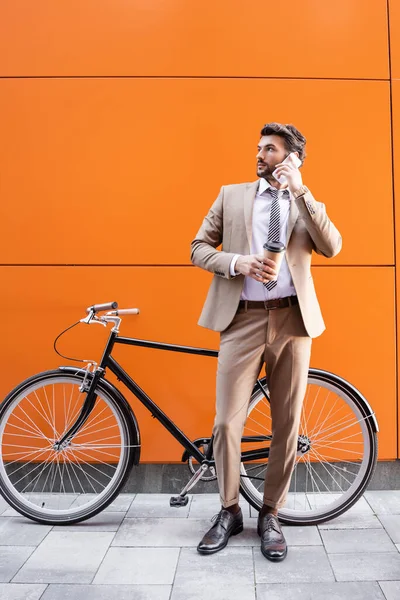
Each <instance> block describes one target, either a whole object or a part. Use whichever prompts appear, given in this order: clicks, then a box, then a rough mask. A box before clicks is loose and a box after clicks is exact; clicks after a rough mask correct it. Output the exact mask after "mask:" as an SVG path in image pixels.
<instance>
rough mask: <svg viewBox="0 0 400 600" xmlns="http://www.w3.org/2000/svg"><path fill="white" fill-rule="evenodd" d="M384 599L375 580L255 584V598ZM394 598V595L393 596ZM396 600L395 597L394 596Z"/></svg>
mask: <svg viewBox="0 0 400 600" xmlns="http://www.w3.org/2000/svg"><path fill="white" fill-rule="evenodd" d="M295 598H301V600H326V598H329V600H348V599H349V598H351V600H385V597H384V595H383V594H382V591H381V589H380V588H379V585H378V584H377V583H376V582H373V583H372V582H362V583H361V582H357V583H354V582H349V583H338V582H335V583H282V584H280V583H268V584H264V583H261V584H258V585H257V600H294V599H295ZM393 599H394V596H393ZM396 600H397V598H396Z"/></svg>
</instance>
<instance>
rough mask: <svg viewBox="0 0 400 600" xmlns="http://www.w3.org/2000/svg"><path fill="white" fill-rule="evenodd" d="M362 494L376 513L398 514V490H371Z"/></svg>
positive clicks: (399, 491)
mask: <svg viewBox="0 0 400 600" xmlns="http://www.w3.org/2000/svg"><path fill="white" fill-rule="evenodd" d="M364 496H365V498H366V499H367V501H368V504H370V506H371V508H372V510H373V511H374V512H375V513H376V514H377V515H400V490H371V491H369V492H365V494H364Z"/></svg>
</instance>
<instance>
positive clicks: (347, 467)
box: [240, 369, 378, 525]
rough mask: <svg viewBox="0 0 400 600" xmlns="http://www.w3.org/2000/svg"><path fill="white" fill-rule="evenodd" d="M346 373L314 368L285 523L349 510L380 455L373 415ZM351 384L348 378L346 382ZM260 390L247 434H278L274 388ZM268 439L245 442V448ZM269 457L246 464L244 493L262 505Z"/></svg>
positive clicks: (313, 521) (283, 517)
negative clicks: (341, 375)
mask: <svg viewBox="0 0 400 600" xmlns="http://www.w3.org/2000/svg"><path fill="white" fill-rule="evenodd" d="M341 381H342V382H343V380H340V378H337V377H336V376H333V375H332V374H330V373H327V372H326V371H318V370H316V369H311V370H310V373H309V376H308V385H307V390H306V394H305V398H304V402H303V408H302V414H301V423H300V430H299V444H298V452H297V458H296V463H295V467H294V469H293V474H292V479H291V483H290V488H289V494H288V497H287V501H286V504H285V506H284V507H282V508H281V509H280V510H279V518H280V520H281V521H282V522H283V523H288V524H303V525H314V524H317V523H322V522H323V521H326V520H328V519H333V518H335V517H337V516H339V515H341V514H342V513H343V512H345V511H346V510H348V509H349V508H350V507H351V506H352V505H353V504H354V503H355V502H356V501H357V500H358V499H359V498H360V496H361V495H362V493H363V492H364V490H365V488H366V487H367V485H368V482H369V481H370V479H371V477H372V474H373V471H374V468H375V465H376V460H377V451H378V442H377V436H376V431H375V427H374V424H373V419H372V418H371V415H370V414H369V413H368V411H367V410H366V409H365V404H364V403H363V401H362V397H361V394H359V392H357V390H355V388H353V387H351V386H347V385H342V384H341ZM344 383H345V382H344ZM266 392H267V398H266V397H265V396H264V394H263V393H262V392H261V390H256V391H255V392H254V393H253V395H252V397H251V399H250V403H249V409H248V414H247V421H246V424H245V427H244V432H243V436H256V435H259V436H264V437H265V436H267V437H271V436H272V430H271V413H270V405H269V392H268V390H266ZM266 445H268V443H266V442H265V441H264V442H250V443H249V442H247V443H245V442H242V452H243V451H246V450H252V449H260V448H261V447H265V446H266ZM267 472H268V459H265V460H257V461H252V462H242V463H241V484H240V487H241V493H242V494H243V496H244V497H245V498H246V499H247V500H248V501H249V503H250V504H251V505H252V506H253V507H254V508H256V509H257V510H259V509H260V508H261V506H262V502H263V489H264V478H265V475H266V473H267Z"/></svg>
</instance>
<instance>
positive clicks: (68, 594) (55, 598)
mask: <svg viewBox="0 0 400 600" xmlns="http://www.w3.org/2000/svg"><path fill="white" fill-rule="evenodd" d="M170 593H171V586H170V585H68V584H63V585H57V584H51V585H49V587H48V588H47V590H46V591H45V593H44V595H43V597H42V598H41V599H40V600H168V599H169V596H170ZM0 598H1V597H0ZM21 600H22V599H21ZM29 600H30V599H29Z"/></svg>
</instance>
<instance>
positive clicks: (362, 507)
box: [307, 494, 374, 515]
mask: <svg viewBox="0 0 400 600" xmlns="http://www.w3.org/2000/svg"><path fill="white" fill-rule="evenodd" d="M340 497H341V494H307V498H308V501H309V503H310V506H318V507H320V506H324V505H325V506H326V505H328V504H331V503H332V501H334V500H339V499H340ZM344 514H347V515H373V514H374V511H373V510H372V508H371V506H370V505H369V504H368V502H367V501H366V499H365V498H364V496H361V498H359V499H358V500H357V502H356V503H355V504H353V506H352V507H351V508H349V509H348V510H347V511H346V512H345V513H344Z"/></svg>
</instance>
